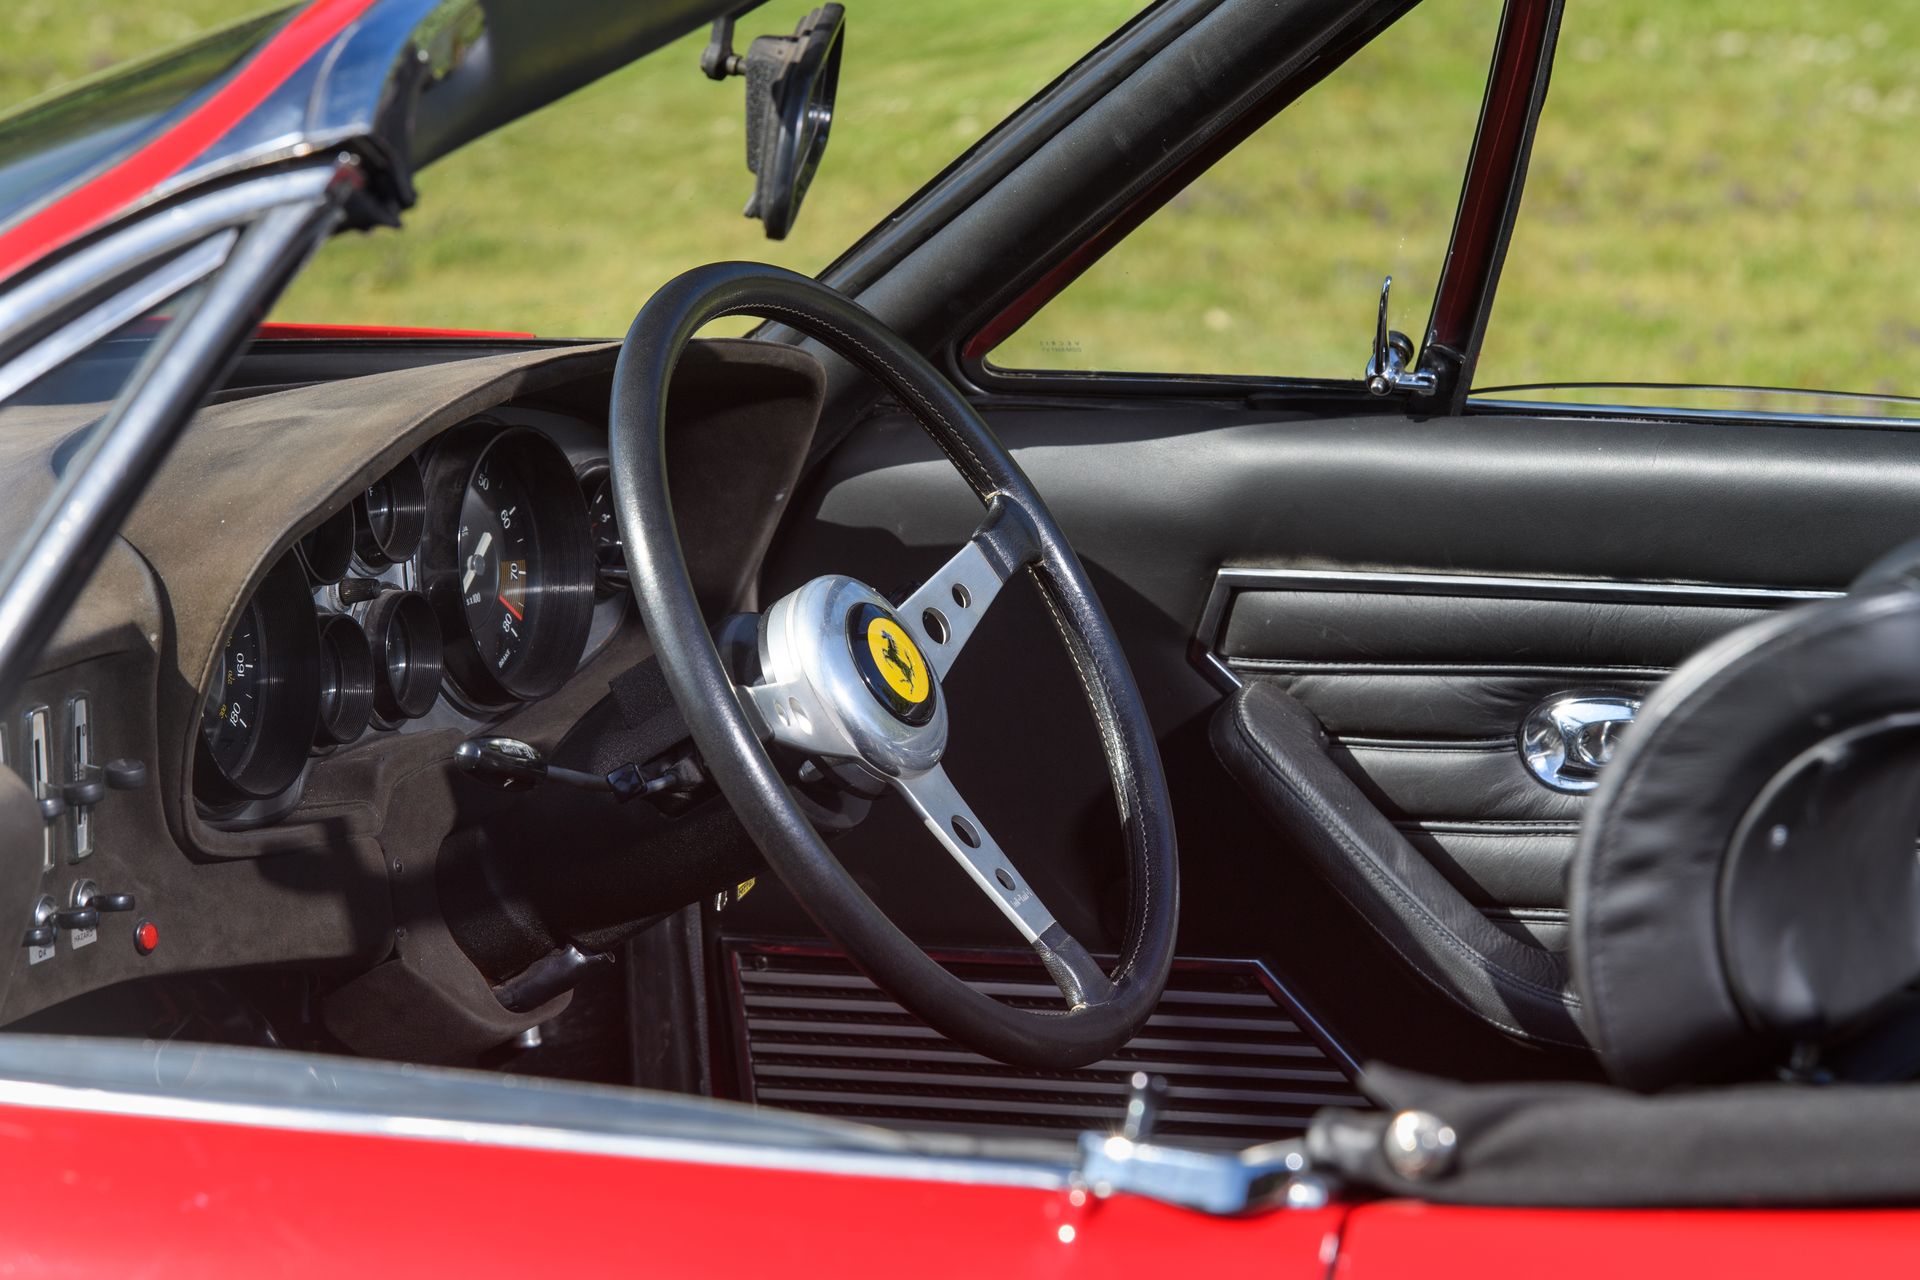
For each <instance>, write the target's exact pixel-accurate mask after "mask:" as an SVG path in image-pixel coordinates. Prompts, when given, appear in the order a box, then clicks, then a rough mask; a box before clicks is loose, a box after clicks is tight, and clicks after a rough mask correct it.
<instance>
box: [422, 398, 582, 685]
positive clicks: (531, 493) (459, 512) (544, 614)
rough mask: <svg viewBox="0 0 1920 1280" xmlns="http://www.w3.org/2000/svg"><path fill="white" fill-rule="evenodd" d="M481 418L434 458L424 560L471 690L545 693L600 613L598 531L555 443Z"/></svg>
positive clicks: (453, 655) (566, 672) (450, 645)
mask: <svg viewBox="0 0 1920 1280" xmlns="http://www.w3.org/2000/svg"><path fill="white" fill-rule="evenodd" d="M483 430H484V426H483V424H477V423H476V424H474V426H473V427H470V428H468V429H467V430H465V431H462V432H460V433H458V434H457V435H455V436H454V437H451V438H450V439H448V440H447V441H446V442H445V443H443V444H442V445H441V446H440V447H439V448H437V449H436V450H435V452H434V455H433V458H432V460H431V461H430V462H429V464H428V468H427V531H426V537H425V540H424V542H423V543H422V545H421V569H422V576H423V580H424V582H425V585H426V590H427V598H428V599H429V600H431V601H432V602H433V607H434V612H435V614H436V615H437V616H438V618H439V620H440V626H441V629H442V630H443V631H444V632H445V633H446V644H447V648H446V661H447V670H448V671H449V672H450V673H451V674H452V676H453V679H454V683H455V684H456V685H457V686H458V687H459V690H460V692H461V693H462V694H464V695H465V697H466V699H467V700H468V701H470V702H472V703H474V704H477V705H479V706H497V705H501V704H504V703H508V702H514V701H519V700H522V699H527V698H537V697H542V696H544V695H546V694H549V693H552V692H553V691H554V690H555V689H558V688H559V687H560V685H561V684H562V683H563V682H564V681H565V680H566V678H567V677H568V676H570V675H572V674H573V670H574V668H575V667H576V666H577V665H578V664H579V661H580V654H581V652H582V651H583V650H584V649H585V647H586V642H587V630H588V628H589V627H590V626H591V625H592V621H593V586H594V557H593V538H592V535H591V533H590V531H589V527H588V522H587V511H586V504H585V502H584V500H583V499H582V497H581V494H580V490H579V487H578V486H577V485H576V484H575V483H574V479H573V469H572V467H571V466H570V465H569V463H568V461H567V456H566V454H565V453H564V452H562V451H561V449H560V447H559V446H558V445H556V444H554V443H553V442H552V441H551V440H549V439H548V438H547V437H546V436H544V435H542V434H541V433H540V432H538V431H535V430H532V429H531V428H527V427H509V428H504V429H496V431H495V433H494V434H492V435H486V434H483V433H482V432H483Z"/></svg>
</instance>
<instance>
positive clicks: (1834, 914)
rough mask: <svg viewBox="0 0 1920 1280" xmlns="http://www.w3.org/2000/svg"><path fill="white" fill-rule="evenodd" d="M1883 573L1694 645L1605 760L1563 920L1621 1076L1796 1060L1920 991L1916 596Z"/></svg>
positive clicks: (1720, 1076)
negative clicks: (1568, 923) (1910, 991)
mask: <svg viewBox="0 0 1920 1280" xmlns="http://www.w3.org/2000/svg"><path fill="white" fill-rule="evenodd" d="M1878 581H1879V583H1880V584H1881V585H1875V586H1868V587H1866V588H1864V589H1861V590H1858V591H1856V593H1855V594H1853V595H1850V596H1847V597H1845V598H1842V599H1838V600H1831V601H1822V602H1820V603H1817V604H1811V605H1807V606H1803V607H1802V608H1799V609H1795V610H1792V611H1790V612H1787V613H1783V614H1779V615H1776V616H1774V617H1770V618H1767V619H1764V620H1762V621H1760V622H1756V623H1754V624H1752V625H1750V626H1747V627H1744V628H1742V629H1741V630H1739V631H1736V632H1734V633H1732V634H1730V635H1728V636H1726V637H1724V638H1722V639H1721V640H1719V641H1717V642H1715V643H1714V644H1712V645H1710V646H1708V647H1707V648H1706V649H1704V650H1702V651H1701V652H1700V653H1699V654H1697V655H1696V656H1695V657H1694V658H1693V659H1692V660H1690V661H1689V662H1687V663H1686V664H1684V665H1683V666H1682V667H1681V668H1679V669H1678V670H1677V671H1675V672H1674V673H1673V675H1672V676H1671V677H1670V678H1669V679H1668V680H1667V681H1666V682H1665V683H1664V684H1663V685H1662V686H1661V687H1660V688H1659V689H1658V690H1657V691H1655V693H1654V695H1653V696H1652V697H1651V698H1650V699H1649V700H1648V701H1647V704H1646V706H1645V707H1644V708H1643V709H1642V712H1641V714H1640V717H1639V719H1638V721H1637V722H1636V724H1635V726H1634V732H1633V733H1632V735H1631V736H1630V737H1629V738H1628V739H1627V740H1626V741H1625V742H1624V743H1623V744H1622V746H1621V748H1620V751H1619V753H1618V754H1617V755H1616V757H1615V758H1614V760H1613V762H1612V764H1611V765H1610V766H1609V767H1608V769H1607V771H1606V773H1605V775H1604V777H1603V780H1602V783H1601V786H1600V789H1599V790H1598V791H1597V792H1596V793H1595V795H1594V804H1593V806H1592V808H1591V809H1590V811H1589V812H1588V814H1587V818H1586V821H1585V822H1584V824H1583V826H1582V829H1581V833H1580V838H1579V843H1578V846H1577V848H1576V851H1575V854H1574V862H1573V867H1572V879H1571V884H1570V886H1569V888H1570V895H1569V907H1570V910H1571V914H1572V919H1573V936H1572V954H1571V959H1572V970H1573V981H1574V985H1575V987H1576V989H1577V990H1578V991H1579V993H1580V996H1581V1001H1582V1017H1583V1021H1584V1023H1585V1026H1586V1030H1587V1033H1588V1037H1589V1038H1590V1039H1591V1040H1592V1042H1593V1043H1594V1046H1595V1047H1596V1048H1597V1049H1598V1051H1599V1053H1600V1056H1601V1059H1602V1061H1603V1062H1604V1063H1605V1064H1606V1067H1607V1069H1608V1071H1609V1072H1610V1073H1611V1074H1612V1075H1613V1077H1614V1078H1615V1079H1616V1080H1618V1081H1619V1082H1621V1083H1623V1084H1626V1085H1629V1086H1632V1087H1635V1088H1640V1089H1658V1088H1663V1087H1666V1086H1669V1085H1675V1084H1682V1083H1699V1082H1706V1081H1715V1080H1726V1079H1733V1078H1741V1077H1751V1076H1756V1075H1763V1074H1766V1073H1768V1072H1769V1071H1771V1070H1773V1069H1774V1068H1776V1067H1778V1066H1780V1065H1782V1064H1784V1063H1786V1062H1787V1061H1788V1060H1789V1059H1790V1058H1797V1059H1798V1060H1801V1061H1804V1060H1805V1059H1806V1057H1807V1053H1806V1051H1807V1050H1808V1049H1815V1050H1817V1049H1818V1048H1819V1047H1821V1046H1823V1045H1828V1044H1831V1043H1832V1042H1834V1041H1836V1040H1838V1039H1840V1038H1842V1037H1844V1036H1846V1035H1849V1034H1851V1033H1854V1032H1857V1031H1858V1030H1859V1028H1860V1027H1861V1026H1862V1025H1863V1024H1864V1023H1869V1022H1871V1021H1872V1019H1873V1018H1874V1016H1875V1014H1876V1013H1877V1012H1878V1011H1880V1010H1882V1009H1883V1008H1885V1007H1887V1005H1888V1004H1889V1002H1890V1001H1892V1000H1893V998H1894V997H1896V996H1897V995H1898V994H1899V993H1900V992H1901V990H1902V989H1903V988H1905V987H1907V986H1909V985H1911V984H1912V983H1913V982H1914V981H1915V980H1916V979H1920V859H1916V856H1915V841H1916V837H1917V836H1920V591H1916V590H1913V589H1912V588H1911V587H1909V586H1907V585H1905V584H1904V583H1903V582H1901V581H1899V580H1898V578H1897V577H1882V578H1880V579H1878Z"/></svg>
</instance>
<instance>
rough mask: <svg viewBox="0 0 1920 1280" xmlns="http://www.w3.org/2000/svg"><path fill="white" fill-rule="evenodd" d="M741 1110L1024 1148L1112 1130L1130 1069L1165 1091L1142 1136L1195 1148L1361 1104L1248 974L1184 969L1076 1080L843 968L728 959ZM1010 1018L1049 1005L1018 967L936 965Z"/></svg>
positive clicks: (783, 954) (1268, 988)
mask: <svg viewBox="0 0 1920 1280" xmlns="http://www.w3.org/2000/svg"><path fill="white" fill-rule="evenodd" d="M726 953H727V972H728V974H729V977H730V986H731V994H732V1002H731V1003H732V1009H731V1010H730V1013H731V1016H732V1026H733V1033H734V1044H735V1047H736V1050H737V1052H738V1059H739V1062H740V1064H741V1081H740V1086H741V1091H742V1093H743V1095H744V1096H745V1097H747V1098H748V1099H750V1100H752V1101H755V1102H759V1103H763V1104H765V1105H768V1106H777V1107H784V1108H787V1109H789V1110H794V1111H807V1112H814V1113H817V1114H822V1115H834V1116H841V1117H844V1118H846V1119H851V1120H860V1121H864V1122H866V1123H869V1124H878V1125H884V1126H887V1127H890V1128H896V1129H912V1130H920V1131H947V1132H964V1133H973V1134H981V1135H993V1136H1002V1137H1023V1138H1034V1137H1039V1136H1045V1131H1055V1132H1057V1133H1058V1134H1059V1136H1061V1137H1063V1138H1065V1137H1070V1136H1071V1135H1072V1134H1075V1133H1077V1132H1079V1131H1080V1130H1083V1129H1109V1128H1115V1127H1117V1126H1118V1124H1119V1122H1120V1117H1121V1113H1122V1111H1123V1109H1124V1107H1125V1103H1126V1096H1127V1087H1128V1085H1127V1082H1128V1077H1130V1076H1131V1075H1132V1074H1133V1073H1134V1072H1136V1071H1148V1072H1152V1073H1153V1074H1156V1075H1159V1076H1163V1077H1165V1079H1166V1081H1167V1084H1168V1091H1167V1097H1166V1103H1165V1106H1164V1108H1163V1110H1162V1113H1161V1119H1160V1122H1159V1125H1158V1126H1157V1127H1156V1129H1155V1131H1154V1132H1155V1134H1156V1136H1158V1137H1161V1138H1163V1139H1166V1138H1178V1139H1179V1140H1180V1141H1181V1142H1182V1143H1184V1144H1188V1145H1196V1146H1209V1147H1238V1146H1244V1145H1246V1144H1249V1143H1253V1142H1264V1141H1268V1140H1271V1139H1274V1138H1287V1137H1294V1136H1297V1135H1298V1134H1299V1133H1300V1132H1301V1131H1302V1130H1303V1129H1304V1128H1305V1127H1306V1124H1307V1121H1308V1120H1309V1119H1310V1118H1311V1117H1312V1115H1313V1113H1314V1112H1315V1111H1317V1110H1319V1109H1320V1108H1321V1107H1331V1106H1359V1105H1364V1104H1363V1102H1362V1099H1361V1097H1360V1095H1359V1094H1358V1093H1357V1092H1356V1091H1355V1090H1354V1088H1353V1085H1352V1082H1351V1072H1350V1068H1348V1067H1346V1066H1343V1064H1342V1060H1341V1059H1340V1058H1337V1057H1336V1056H1334V1055H1335V1054H1336V1053H1337V1050H1333V1049H1332V1046H1331V1045H1330V1043H1329V1042H1328V1041H1326V1039H1325V1038H1324V1036H1323V1035H1322V1034H1321V1033H1320V1032H1319V1031H1318V1029H1317V1028H1315V1027H1314V1026H1313V1024H1312V1023H1311V1021H1310V1019H1308V1018H1307V1017H1306V1015H1305V1014H1304V1013H1303V1012H1302V1011H1301V1010H1300V1009H1299V1008H1298V1006H1297V1005H1295V1004H1294V1003H1293V1001H1292V1000H1291V999H1290V998H1289V997H1288V996H1287V994H1286V993H1285V991H1283V990H1282V989H1281V988H1280V986H1279V984H1277V983H1276V982H1274V981H1273V980H1272V978H1271V977H1270V976H1269V975H1268V974H1267V973H1266V971H1265V969H1263V968H1262V967H1261V966H1259V965H1257V964H1254V963H1251V962H1237V961H1212V960H1209V961H1182V962H1179V963H1177V964H1176V966H1175V968H1174V973H1173V977H1172V980H1171V981H1170V982H1169V983H1168V984H1167V991H1166V995H1165V996H1164V997H1162V999H1161V1001H1160V1004H1159V1007H1158V1008H1157V1009H1156V1010H1155V1011H1154V1014H1153V1017H1152V1018H1151V1019H1150V1020H1149V1021H1148V1022H1147V1025H1146V1027H1145V1028H1144V1029H1143V1030H1142V1031H1141V1033H1140V1034H1139V1035H1138V1036H1136V1037H1135V1038H1134V1040H1133V1042H1132V1043H1130V1044H1128V1045H1127V1046H1126V1047H1125V1048H1123V1049H1122V1050H1120V1052H1118V1053H1117V1054H1115V1055H1114V1056H1113V1057H1111V1058H1109V1059H1106V1060H1105V1061H1102V1062H1097V1063H1095V1064H1094V1065H1092V1066H1090V1067H1087V1068H1084V1069H1082V1070H1079V1071H1028V1070H1024V1069H1021V1068H1017V1067H1008V1066H1005V1065H1002V1064H1001V1063H998V1062H994V1061H993V1060H991V1059H989V1058H985V1057H982V1056H981V1055H979V1054H977V1053H973V1052H971V1051H969V1050H967V1049H963V1048H961V1047H960V1046H958V1045H956V1044H954V1043H953V1042H952V1041H950V1040H948V1039H946V1038H945V1037H943V1036H941V1035H940V1034H939V1033H938V1032H936V1031H934V1030H933V1029H932V1028H930V1027H928V1026H927V1025H926V1024H925V1023H923V1022H921V1021H920V1020H919V1019H918V1018H916V1017H914V1016H913V1015H912V1014H910V1013H908V1012H907V1011H906V1010H905V1009H903V1008H901V1007H900V1006H899V1005H898V1004H896V1003H894V1001H893V1000H892V998H891V997H889V996H887V995H886V994H885V993H883V992H882V991H881V990H880V989H879V988H878V987H876V986H874V985H873V983H872V982H871V981H869V980H868V979H867V978H866V977H865V976H864V975H863V974H861V973H860V972H859V971H858V970H856V969H855V968H854V967H853V966H852V965H851V964H849V963H848V962H847V961H846V960H845V959H844V958H842V957H840V956H838V955H834V954H831V953H828V952H823V951H814V950H802V949H795V948H787V947H775V946H772V945H765V944H754V943H744V942H732V943H728V944H727V946H726ZM945 963H946V965H947V968H948V969H950V970H951V971H952V972H953V973H954V974H955V975H956V976H958V977H960V978H961V979H963V980H964V981H966V982H967V983H968V984H970V985H971V986H973V987H975V988H976V989H978V990H981V991H985V992H986V993H987V994H989V995H992V996H994V997H996V998H997V999H1000V1000H1004V1001H1005V1002H1007V1003H1008V1004H1012V1005H1031V1006H1035V1007H1051V1008H1058V1007H1059V1000H1060V997H1059V994H1058V992H1057V991H1056V989H1055V988H1054V986H1053V984H1052V982H1050V981H1049V980H1048V979H1047V977H1046V975H1045V973H1044V972H1043V971H1042V970H1041V969H1040V967H1039V965H1038V964H1037V963H1035V962H1034V961H1033V960H1032V959H1030V958H1028V957H1025V956H1022V955H1020V954H1018V953H1007V954H1005V955H991V956H981V955H980V954H979V953H971V954H970V956H969V957H968V958H965V959H952V958H947V959H945Z"/></svg>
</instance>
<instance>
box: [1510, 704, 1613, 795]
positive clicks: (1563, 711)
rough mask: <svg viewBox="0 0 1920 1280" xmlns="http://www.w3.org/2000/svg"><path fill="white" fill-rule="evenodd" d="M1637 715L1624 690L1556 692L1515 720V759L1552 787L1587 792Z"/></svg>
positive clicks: (1594, 784) (1597, 782) (1593, 785)
mask: <svg viewBox="0 0 1920 1280" xmlns="http://www.w3.org/2000/svg"><path fill="white" fill-rule="evenodd" d="M1639 713H1640V699H1638V698H1632V697H1628V696H1627V695H1626V694H1623V693H1557V694H1555V695H1554V696H1553V697H1551V698H1548V699H1547V700H1546V701H1545V702H1542V703H1541V704H1540V705H1539V706H1537V707H1535V708H1534V709H1533V710H1532V711H1529V712H1528V713H1527V718H1526V719H1525V720H1523V721H1521V722H1520V759H1521V760H1522V761H1523V762H1524V763H1525V764H1526V766H1527V771H1528V772H1529V773H1531V774H1532V775H1533V776H1534V777H1535V778H1537V779H1539V780H1540V782H1541V783H1543V784H1544V785H1546V786H1548V787H1551V788H1552V789H1553V790H1555V791H1566V792H1572V793H1575V794H1578V793H1580V792H1585V791H1591V790H1593V789H1594V788H1595V787H1597V786H1599V785H1600V770H1601V768H1602V767H1603V766H1605V765H1606V763H1607V762H1608V761H1609V760H1611V759H1613V753H1614V750H1615V748H1616V747H1617V746H1618V744H1619V740H1620V733H1621V731H1622V730H1623V729H1625V728H1626V726H1628V725H1630V724H1632V723H1633V718H1634V717H1635V716H1636V715H1638V714H1639Z"/></svg>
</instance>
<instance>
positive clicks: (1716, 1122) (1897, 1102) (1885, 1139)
mask: <svg viewBox="0 0 1920 1280" xmlns="http://www.w3.org/2000/svg"><path fill="white" fill-rule="evenodd" d="M1361 1083H1362V1087H1363V1088H1364V1089H1365V1090H1366V1093H1367V1095H1368V1096H1369V1097H1371V1098H1372V1099H1373V1100H1374V1101H1375V1102H1377V1103H1379V1104H1380V1105H1381V1106H1382V1107H1383V1108H1385V1110H1383V1111H1364V1112H1363V1111H1331V1110H1329V1111H1322V1112H1321V1113H1320V1114H1319V1115H1318V1116H1316V1117H1315V1119H1314V1122H1313V1127H1312V1128H1311V1130H1310V1131H1309V1132H1308V1135H1307V1149H1308V1153H1309V1156H1310V1158H1311V1160H1312V1162H1313V1164H1314V1166H1315V1167H1316V1168H1318V1169H1319V1170H1321V1171H1322V1172H1325V1173H1330V1174H1333V1175H1335V1176H1337V1177H1339V1178H1341V1179H1344V1180H1346V1181H1347V1182H1349V1183H1350V1184H1353V1185H1355V1186H1356V1187H1359V1188H1366V1189H1371V1190H1375V1191H1379V1192H1382V1193H1385V1194H1388V1195H1395V1196H1408V1197H1412V1198H1414V1199H1420V1200H1431V1201H1436V1202H1440V1203H1445V1204H1471V1205H1524V1206H1535V1207H1547V1208H1552V1207H1560V1208H1565V1207H1589V1208H1626V1207H1666V1208H1679V1207H1705V1206H1720V1207H1747V1206H1758V1205H1771V1206H1799V1207H1816V1206H1834V1205H1894V1204H1901V1205H1911V1204H1917V1203H1920V1085H1912V1084H1868V1085H1843V1084H1832V1085H1809V1084H1788V1083H1768V1084H1743V1085H1729V1086H1722V1087H1716V1088H1711V1089H1693V1090H1676V1091H1673V1092H1669V1093H1663V1094H1659V1095H1656V1096H1651V1097H1649V1096H1646V1095H1643V1094H1638V1093H1632V1092H1629V1091H1627V1090H1625V1089H1619V1088H1614V1087H1610V1086H1607V1085H1598V1084H1560V1083H1551V1084H1497V1085H1467V1084H1458V1083H1455V1082H1452V1081H1446V1080H1436V1079H1432V1078H1430V1077H1427V1076H1421V1075H1416V1074H1414V1073H1412V1072H1408V1071H1400V1070H1397V1069H1394V1068H1390V1067H1378V1066H1376V1067H1369V1068H1368V1069H1367V1071H1366V1074H1365V1078H1364V1079H1363V1080H1362V1082H1361ZM1406 1110H1419V1111H1425V1112H1428V1113H1429V1114H1431V1115H1433V1116H1434V1117H1436V1118H1437V1119H1439V1120H1440V1121H1441V1122H1442V1123H1444V1124H1446V1125H1448V1126H1450V1127H1451V1128H1452V1130H1453V1133H1454V1138H1455V1143H1456V1145H1455V1147H1454V1151H1453V1157H1452V1159H1451V1161H1448V1162H1442V1163H1441V1164H1439V1165H1437V1166H1436V1167H1435V1168H1434V1169H1433V1170H1431V1171H1429V1172H1427V1173H1425V1174H1424V1175H1422V1176H1419V1177H1415V1178H1410V1177H1406V1176H1403V1175H1402V1174H1401V1173H1400V1172H1398V1171H1396V1170H1395V1168H1394V1167H1393V1165H1392V1164H1391V1163H1390V1162H1389V1161H1388V1159H1387V1156H1386V1148H1385V1143H1384V1140H1385V1137H1386V1131H1387V1126H1388V1125H1389V1124H1390V1123H1391V1121H1392V1120H1393V1117H1394V1115H1396V1114H1397V1113H1399V1112H1402V1111H1406Z"/></svg>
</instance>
